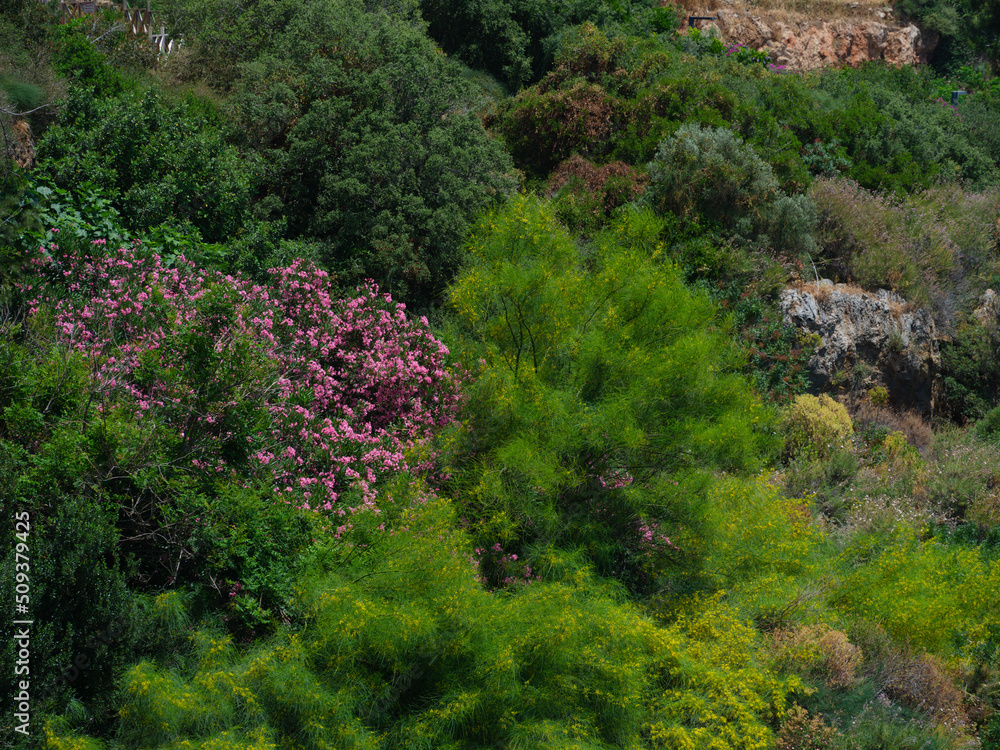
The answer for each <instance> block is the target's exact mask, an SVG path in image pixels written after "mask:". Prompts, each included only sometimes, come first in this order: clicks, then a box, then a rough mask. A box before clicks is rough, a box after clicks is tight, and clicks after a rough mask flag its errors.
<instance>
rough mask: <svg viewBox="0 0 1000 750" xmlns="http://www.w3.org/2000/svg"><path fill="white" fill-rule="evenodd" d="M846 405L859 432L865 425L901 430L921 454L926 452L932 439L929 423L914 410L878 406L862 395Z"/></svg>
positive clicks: (891, 430) (932, 434) (895, 430)
mask: <svg viewBox="0 0 1000 750" xmlns="http://www.w3.org/2000/svg"><path fill="white" fill-rule="evenodd" d="M846 406H847V410H848V411H849V412H850V414H851V419H853V420H854V426H855V428H856V429H857V430H858V431H859V432H861V431H863V430H864V429H865V428H867V427H884V428H886V429H888V430H889V431H890V432H901V433H903V434H904V435H905V436H906V440H907V442H908V443H909V444H910V445H912V446H913V447H914V448H916V449H917V450H918V451H919V452H920V453H921V455H924V454H925V453H926V452H927V450H928V448H930V446H931V443H932V442H933V440H934V433H933V432H932V431H931V426H930V424H928V422H927V420H925V419H924V418H923V417H922V416H920V414H918V413H917V412H915V411H912V410H898V409H893V408H891V407H889V406H880V405H877V404H873V403H872V402H871V401H870V400H869V399H867V398H863V397H862V398H857V397H855V398H852V399H850V400H849V401H848V402H847V404H846Z"/></svg>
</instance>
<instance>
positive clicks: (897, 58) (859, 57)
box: [692, 8, 939, 70]
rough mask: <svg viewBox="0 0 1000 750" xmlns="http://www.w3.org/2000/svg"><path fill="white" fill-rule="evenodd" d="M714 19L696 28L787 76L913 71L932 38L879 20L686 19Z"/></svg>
mask: <svg viewBox="0 0 1000 750" xmlns="http://www.w3.org/2000/svg"><path fill="white" fill-rule="evenodd" d="M692 15H703V16H710V17H714V18H715V20H714V21H702V22H699V28H700V29H701V30H702V31H703V32H704V31H708V30H710V29H712V28H713V27H714V28H715V29H716V30H717V31H718V32H719V34H720V37H721V39H722V40H723V41H725V42H727V43H733V44H737V43H738V44H743V45H745V46H747V47H752V48H753V49H756V50H764V51H766V52H767V53H768V54H769V55H770V56H771V60H772V61H773V62H774V64H775V65H781V66H785V67H787V68H790V69H793V70H812V69H815V68H824V67H830V66H837V65H851V66H856V65H861V64H862V63H865V62H869V61H871V60H884V61H885V62H887V63H891V64H893V65H918V64H924V63H926V62H928V61H929V60H930V57H931V53H932V52H933V51H934V48H935V47H936V46H937V43H938V38H939V37H938V35H937V34H935V33H933V32H927V31H922V30H921V29H919V28H917V27H916V26H914V25H912V24H909V25H905V26H899V25H893V24H892V22H891V17H890V16H888V14H886V13H882V16H884V17H885V20H881V19H879V18H878V17H876V18H875V19H860V18H859V19H850V20H834V21H824V20H822V19H816V18H807V17H802V18H797V17H796V16H795V15H793V14H783V15H782V16H780V17H778V16H774V15H768V14H767V13H766V12H764V11H759V10H756V9H754V10H737V9H734V8H717V9H716V10H712V11H702V12H699V13H692Z"/></svg>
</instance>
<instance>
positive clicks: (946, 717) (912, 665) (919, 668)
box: [885, 654, 968, 729]
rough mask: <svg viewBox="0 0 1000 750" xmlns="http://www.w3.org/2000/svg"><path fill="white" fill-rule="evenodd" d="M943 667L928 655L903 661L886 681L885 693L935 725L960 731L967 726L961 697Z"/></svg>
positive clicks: (962, 697) (959, 691)
mask: <svg viewBox="0 0 1000 750" xmlns="http://www.w3.org/2000/svg"><path fill="white" fill-rule="evenodd" d="M955 683H956V680H955V679H954V678H953V677H952V676H951V675H950V674H948V672H947V670H946V669H945V667H944V665H943V664H941V662H939V661H938V660H937V659H935V658H934V657H933V656H930V655H928V654H922V655H920V656H917V657H910V658H908V659H904V660H902V662H901V663H900V665H899V668H898V669H896V670H895V671H894V672H893V674H892V676H891V677H890V678H889V681H888V684H887V685H886V688H885V692H886V695H888V696H889V697H890V698H892V699H894V700H897V701H899V702H900V703H901V704H903V705H904V706H906V707H907V708H912V709H914V710H915V711H920V712H921V713H923V714H925V715H926V716H927V717H929V718H931V719H933V720H934V721H935V722H936V723H938V724H944V725H945V726H947V727H950V728H953V729H959V728H961V727H964V726H966V725H967V724H968V718H967V717H966V715H965V710H964V708H963V700H964V694H963V693H962V691H961V690H959V689H958V687H956V685H955Z"/></svg>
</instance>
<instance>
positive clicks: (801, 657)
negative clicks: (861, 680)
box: [771, 624, 862, 689]
mask: <svg viewBox="0 0 1000 750" xmlns="http://www.w3.org/2000/svg"><path fill="white" fill-rule="evenodd" d="M771 637H772V639H773V645H772V646H771V648H772V652H773V653H774V658H775V663H776V666H777V667H778V668H779V669H781V670H782V671H787V672H792V673H794V674H798V675H801V676H802V677H806V678H809V679H810V680H815V681H817V682H823V683H825V684H826V685H827V687H829V688H832V689H838V688H840V689H844V688H849V687H851V686H852V685H853V684H854V682H855V680H856V679H857V671H858V667H860V666H861V661H862V654H861V650H860V649H859V648H858V647H857V646H855V645H854V644H852V643H851V642H850V641H849V640H848V638H847V635H846V634H845V633H843V632H841V631H839V630H833V629H831V628H830V627H829V626H828V625H824V624H819V625H801V626H799V627H798V628H796V629H795V630H777V631H775V632H774V633H773V634H772V636H771Z"/></svg>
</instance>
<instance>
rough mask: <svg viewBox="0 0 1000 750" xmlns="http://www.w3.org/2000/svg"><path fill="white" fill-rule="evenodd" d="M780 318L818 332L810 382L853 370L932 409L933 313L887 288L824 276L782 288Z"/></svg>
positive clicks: (903, 400)
mask: <svg viewBox="0 0 1000 750" xmlns="http://www.w3.org/2000/svg"><path fill="white" fill-rule="evenodd" d="M781 308H782V311H783V313H784V316H785V320H786V321H787V322H788V323H790V324H791V325H794V326H795V327H796V328H799V329H801V330H802V331H804V332H806V333H812V334H815V335H817V336H818V337H819V339H820V341H821V343H818V345H817V347H816V350H815V352H814V353H813V356H812V358H811V359H810V361H809V372H810V376H811V377H812V379H813V383H814V385H815V386H816V387H817V388H828V387H830V386H831V385H835V384H838V383H843V382H844V381H845V380H848V379H851V378H855V379H856V378H858V377H860V378H861V379H862V380H863V382H861V383H855V385H856V386H857V385H860V386H861V387H873V386H877V385H881V386H884V387H885V388H886V389H887V390H888V391H889V395H890V398H891V399H892V400H893V401H894V402H895V403H897V404H899V405H905V406H910V407H913V408H916V409H918V410H920V411H922V412H924V413H926V414H932V413H933V412H934V406H935V402H936V401H937V400H938V398H939V395H940V388H941V383H940V377H939V373H940V371H941V354H940V350H939V347H938V336H937V332H936V330H935V327H934V317H933V315H932V314H931V313H930V311H928V310H921V309H913V308H911V306H910V305H908V304H907V302H906V300H904V299H903V298H902V297H900V296H899V295H897V294H894V293H892V292H888V291H886V290H884V289H883V290H879V291H878V292H875V293H872V292H865V291H863V290H861V289H858V288H856V287H849V286H847V285H844V284H834V283H833V282H831V281H829V280H827V279H823V280H821V281H820V282H819V283H818V284H801V285H799V286H796V287H790V288H788V289H785V291H784V292H783V293H782V295H781Z"/></svg>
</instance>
